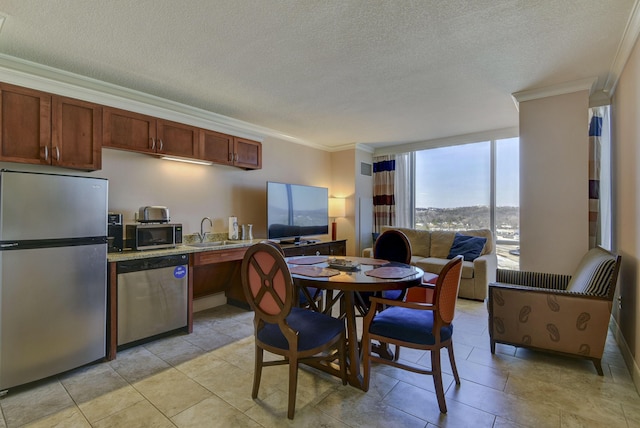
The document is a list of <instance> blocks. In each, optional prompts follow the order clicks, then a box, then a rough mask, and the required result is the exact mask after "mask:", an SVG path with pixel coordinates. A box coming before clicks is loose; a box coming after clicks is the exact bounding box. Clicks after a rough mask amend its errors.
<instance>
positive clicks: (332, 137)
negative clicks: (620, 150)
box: [0, 0, 634, 148]
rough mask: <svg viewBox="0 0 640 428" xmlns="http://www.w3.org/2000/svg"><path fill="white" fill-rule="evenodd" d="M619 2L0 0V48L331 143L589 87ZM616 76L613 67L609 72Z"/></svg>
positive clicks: (470, 120) (615, 36)
mask: <svg viewBox="0 0 640 428" xmlns="http://www.w3.org/2000/svg"><path fill="white" fill-rule="evenodd" d="M633 7H634V0H611V1H606V2H604V1H601V0H563V1H552V0H526V1H524V0H521V1H506V0H474V1H466V0H452V1H446V2H444V1H436V0H421V1H410V0H377V1H376V0H302V1H300V0H188V1H181V2H177V1H174V0H137V1H130V0H111V1H87V0H58V1H42V0H0V14H1V15H4V16H5V17H6V20H5V22H4V25H3V27H2V31H1V32H0V52H2V53H4V54H7V55H10V56H14V57H18V58H22V59H25V60H29V61H33V62H36V63H40V64H44V65H47V66H51V67H54V68H58V69H62V70H65V71H69V72H73V73H77V74H80V75H83V76H87V77H91V78H94V79H98V80H102V81H105V82H109V83H113V84H116V85H120V86H124V87H127V88H131V89H135V90H139V91H142V92H145V93H148V94H152V95H156V96H159V97H163V98H167V99H170V100H173V101H177V102H180V103H184V104H187V105H191V106H194V107H198V108H202V109H205V110H208V111H211V112H214V113H218V114H221V115H225V116H229V117H231V118H235V119H239V120H242V121H246V122H249V123H252V124H255V125H259V126H262V127H266V128H270V129H273V130H276V131H278V132H281V133H283V134H287V135H291V136H293V137H295V138H298V139H301V140H305V141H309V142H313V143H314V144H319V145H324V146H327V147H328V148H336V147H340V146H344V145H347V144H352V143H371V145H372V146H374V147H376V146H377V147H380V146H388V145H392V144H396V143H407V142H419V141H427V140H433V139H440V138H446V137H450V136H455V135H462V134H468V133H476V132H483V131H488V130H494V129H501V128H507V127H513V126H517V124H518V113H517V110H516V108H515V106H514V103H513V101H512V99H511V94H512V93H514V92H519V91H524V90H530V89H535V88H543V87H547V86H552V85H557V84H563V83H567V82H572V81H577V80H581V79H585V78H595V77H597V78H598V86H600V87H602V86H603V85H604V84H605V81H606V80H607V78H608V75H609V73H610V70H611V67H612V64H613V62H614V60H615V58H616V52H617V50H618V48H619V45H620V42H621V40H622V37H623V34H624V31H625V28H626V26H627V22H628V20H629V17H630V15H631V13H632V9H633ZM614 77H615V76H614Z"/></svg>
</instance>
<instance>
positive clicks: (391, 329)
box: [369, 306, 453, 345]
mask: <svg viewBox="0 0 640 428" xmlns="http://www.w3.org/2000/svg"><path fill="white" fill-rule="evenodd" d="M369 332H370V333H371V334H377V335H380V336H384V337H389V338H392V339H397V340H402V341H404V342H411V343H417V344H420V345H433V344H435V337H434V336H433V311H422V310H417V309H409V308H401V307H398V306H392V307H390V308H387V309H385V310H384V311H382V312H380V313H379V314H377V315H376V316H375V317H374V318H373V321H372V322H371V326H370V327H369ZM452 334H453V325H449V326H446V327H442V328H441V329H440V340H441V341H445V340H448V339H449V338H451V335H452Z"/></svg>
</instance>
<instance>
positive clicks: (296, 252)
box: [282, 239, 347, 257]
mask: <svg viewBox="0 0 640 428" xmlns="http://www.w3.org/2000/svg"><path fill="white" fill-rule="evenodd" d="M282 249H283V250H284V255H285V256H287V257H293V256H315V255H316V254H321V255H327V256H345V255H346V254H347V240H346V239H344V240H341V241H330V242H316V243H314V244H300V245H283V246H282Z"/></svg>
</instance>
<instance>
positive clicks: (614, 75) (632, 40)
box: [603, 0, 640, 98]
mask: <svg viewBox="0 0 640 428" xmlns="http://www.w3.org/2000/svg"><path fill="white" fill-rule="evenodd" d="M639 34H640V1H639V0H636V1H635V3H634V4H633V8H632V10H631V16H629V20H628V21H627V26H626V27H625V29H624V33H623V34H622V40H620V44H619V45H618V50H617V51H616V56H615V58H614V59H613V64H611V68H610V70H609V75H608V77H607V80H606V81H605V83H604V87H603V91H604V92H605V93H607V94H608V96H609V98H610V97H612V96H613V93H614V92H615V90H616V86H617V85H618V79H619V78H620V75H621V74H622V70H623V69H624V66H625V65H626V64H627V61H628V60H629V57H630V56H631V52H632V51H633V47H634V46H635V44H636V41H637V40H638V35H639Z"/></svg>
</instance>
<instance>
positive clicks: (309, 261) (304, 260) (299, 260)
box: [287, 256, 329, 265]
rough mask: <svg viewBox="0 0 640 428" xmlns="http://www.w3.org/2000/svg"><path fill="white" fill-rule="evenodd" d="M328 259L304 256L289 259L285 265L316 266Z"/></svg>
mask: <svg viewBox="0 0 640 428" xmlns="http://www.w3.org/2000/svg"><path fill="white" fill-rule="evenodd" d="M328 259H329V257H326V256H306V257H296V258H295V259H289V260H288V261H287V263H289V264H290V265H317V264H318V263H324V262H326V261H327V260H328Z"/></svg>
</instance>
